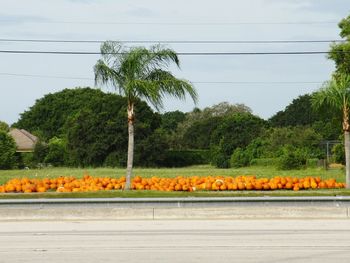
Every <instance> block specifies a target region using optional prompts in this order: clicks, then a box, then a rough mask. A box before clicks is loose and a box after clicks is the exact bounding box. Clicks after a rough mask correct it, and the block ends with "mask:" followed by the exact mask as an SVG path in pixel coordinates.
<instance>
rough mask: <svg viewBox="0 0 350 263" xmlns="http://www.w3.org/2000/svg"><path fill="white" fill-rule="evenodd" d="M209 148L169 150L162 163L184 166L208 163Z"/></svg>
mask: <svg viewBox="0 0 350 263" xmlns="http://www.w3.org/2000/svg"><path fill="white" fill-rule="evenodd" d="M209 159H210V158H209V151H208V150H176V151H175V150H169V151H167V152H166V155H165V158H164V160H163V161H162V163H161V164H160V165H161V166H164V167H184V166H190V165H197V164H208V163H209V162H210V161H209Z"/></svg>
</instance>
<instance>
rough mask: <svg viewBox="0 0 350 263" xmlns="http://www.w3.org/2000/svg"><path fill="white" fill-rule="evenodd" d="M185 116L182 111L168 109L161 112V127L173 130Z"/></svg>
mask: <svg viewBox="0 0 350 263" xmlns="http://www.w3.org/2000/svg"><path fill="white" fill-rule="evenodd" d="M185 118H186V114H185V113H183V112H182V111H178V110H177V111H169V112H166V113H164V114H162V124H161V127H162V128H163V129H164V130H166V131H170V132H172V131H175V130H176V128H177V125H178V124H179V123H181V122H183V121H184V120H185Z"/></svg>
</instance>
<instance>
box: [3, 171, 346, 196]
mask: <svg viewBox="0 0 350 263" xmlns="http://www.w3.org/2000/svg"><path fill="white" fill-rule="evenodd" d="M125 181H126V180H125V177H121V178H110V177H99V178H98V177H92V176H90V175H84V177H83V178H81V179H77V178H75V177H59V178H51V179H50V178H44V179H29V178H15V179H11V180H9V181H8V182H7V183H6V184H4V185H1V186H0V193H32V192H47V191H56V192H90V191H100V190H121V189H123V188H124V187H125ZM344 187H345V184H344V183H339V182H337V181H336V180H335V179H333V178H332V179H326V180H322V179H321V178H320V177H305V178H296V177H280V176H276V177H274V178H256V176H238V177H229V176H226V177H224V176H207V177H200V176H192V177H183V176H178V177H174V178H159V177H151V178H142V177H140V176H136V177H134V178H133V179H132V185H131V188H132V189H133V190H154V191H189V192H191V191H235V190H280V189H284V190H294V191H298V190H301V189H334V188H344Z"/></svg>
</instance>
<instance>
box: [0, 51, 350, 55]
mask: <svg viewBox="0 0 350 263" xmlns="http://www.w3.org/2000/svg"><path fill="white" fill-rule="evenodd" d="M333 52H336V53H342V54H348V53H350V51H333ZM0 53H6V54H46V55H101V52H91V51H39V50H0ZM329 53H331V52H330V51H277V52H177V55H179V56H244V55H248V56H252V55H319V54H329ZM105 54H110V55H113V54H115V55H116V54H127V52H121V53H105Z"/></svg>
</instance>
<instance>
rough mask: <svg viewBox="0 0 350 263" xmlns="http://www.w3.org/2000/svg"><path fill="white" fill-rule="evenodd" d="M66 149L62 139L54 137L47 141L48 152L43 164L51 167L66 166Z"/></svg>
mask: <svg viewBox="0 0 350 263" xmlns="http://www.w3.org/2000/svg"><path fill="white" fill-rule="evenodd" d="M66 159H67V148H66V142H65V141H64V140H63V139H60V138H57V137H54V138H52V139H51V140H50V141H49V144H48V152H47V155H46V157H45V160H44V162H45V163H46V164H51V165H53V166H63V165H65V164H66Z"/></svg>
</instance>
